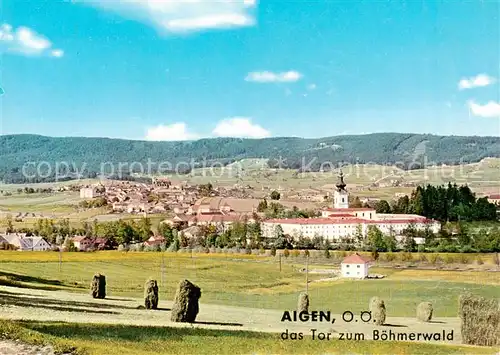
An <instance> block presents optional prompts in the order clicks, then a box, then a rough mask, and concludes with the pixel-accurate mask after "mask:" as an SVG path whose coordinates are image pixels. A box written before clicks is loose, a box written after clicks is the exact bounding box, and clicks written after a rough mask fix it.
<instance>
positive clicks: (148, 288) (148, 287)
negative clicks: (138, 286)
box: [144, 280, 158, 309]
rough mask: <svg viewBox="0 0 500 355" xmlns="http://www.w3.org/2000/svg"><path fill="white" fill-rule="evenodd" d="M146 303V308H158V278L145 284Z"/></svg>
mask: <svg viewBox="0 0 500 355" xmlns="http://www.w3.org/2000/svg"><path fill="white" fill-rule="evenodd" d="M144 305H145V306H146V309H157V308H158V283H157V282H156V280H148V281H146V284H145V285H144Z"/></svg>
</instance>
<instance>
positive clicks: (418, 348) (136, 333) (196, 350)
mask: <svg viewBox="0 0 500 355" xmlns="http://www.w3.org/2000/svg"><path fill="white" fill-rule="evenodd" d="M0 334H4V335H7V336H8V337H10V338H13V339H20V340H22V341H24V342H28V343H32V344H40V345H44V344H51V345H53V346H54V348H55V350H57V351H60V352H70V351H71V352H73V353H75V354H88V355H93V354H95V355H101V354H108V355H123V354H136V355H153V354H189V355H192V354H326V353H328V354H401V355H403V354H421V355H424V354H429V355H434V354H495V350H494V349H492V348H479V347H463V346H449V345H434V344H422V343H417V344H416V343H409V342H392V341H387V342H382V341H321V340H312V339H311V338H310V337H307V338H306V339H304V340H302V341H290V340H288V341H283V340H281V339H280V338H279V334H264V333H257V332H245V331H229V330H209V329H189V328H169V327H139V326H120V325H102V324H100V325H97V324H74V323H60V322H22V321H17V322H11V321H0Z"/></svg>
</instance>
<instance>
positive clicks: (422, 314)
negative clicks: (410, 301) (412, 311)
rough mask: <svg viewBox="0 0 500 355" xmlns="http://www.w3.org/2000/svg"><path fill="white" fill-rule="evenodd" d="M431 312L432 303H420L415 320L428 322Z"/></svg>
mask: <svg viewBox="0 0 500 355" xmlns="http://www.w3.org/2000/svg"><path fill="white" fill-rule="evenodd" d="M432 312H433V309H432V303H430V302H422V303H420V304H419V305H418V306H417V319H418V320H419V321H421V322H430V320H431V319H432Z"/></svg>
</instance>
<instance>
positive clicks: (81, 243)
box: [71, 235, 94, 251]
mask: <svg viewBox="0 0 500 355" xmlns="http://www.w3.org/2000/svg"><path fill="white" fill-rule="evenodd" d="M71 241H72V242H73V245H74V246H75V248H76V249H77V250H78V251H87V250H90V249H92V247H93V246H94V243H93V242H92V239H90V238H89V237H86V236H84V235H78V236H75V237H73V238H71Z"/></svg>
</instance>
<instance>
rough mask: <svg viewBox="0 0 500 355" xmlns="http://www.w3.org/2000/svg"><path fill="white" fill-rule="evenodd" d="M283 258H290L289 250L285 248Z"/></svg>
mask: <svg viewBox="0 0 500 355" xmlns="http://www.w3.org/2000/svg"><path fill="white" fill-rule="evenodd" d="M283 256H284V257H285V258H288V257H289V256H290V251H289V250H288V248H285V250H283Z"/></svg>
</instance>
